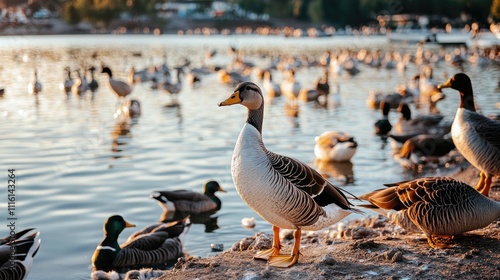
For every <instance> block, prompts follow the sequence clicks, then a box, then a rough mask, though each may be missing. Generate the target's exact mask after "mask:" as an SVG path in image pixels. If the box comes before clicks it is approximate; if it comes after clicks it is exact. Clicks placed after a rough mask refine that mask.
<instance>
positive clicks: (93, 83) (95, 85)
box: [88, 66, 99, 92]
mask: <svg viewBox="0 0 500 280" xmlns="http://www.w3.org/2000/svg"><path fill="white" fill-rule="evenodd" d="M95 70H96V68H95V67H94V66H91V67H90V68H89V72H90V82H89V83H88V88H89V90H90V92H96V91H97V89H98V88H99V83H98V82H97V80H96V79H95V75H94V72H95Z"/></svg>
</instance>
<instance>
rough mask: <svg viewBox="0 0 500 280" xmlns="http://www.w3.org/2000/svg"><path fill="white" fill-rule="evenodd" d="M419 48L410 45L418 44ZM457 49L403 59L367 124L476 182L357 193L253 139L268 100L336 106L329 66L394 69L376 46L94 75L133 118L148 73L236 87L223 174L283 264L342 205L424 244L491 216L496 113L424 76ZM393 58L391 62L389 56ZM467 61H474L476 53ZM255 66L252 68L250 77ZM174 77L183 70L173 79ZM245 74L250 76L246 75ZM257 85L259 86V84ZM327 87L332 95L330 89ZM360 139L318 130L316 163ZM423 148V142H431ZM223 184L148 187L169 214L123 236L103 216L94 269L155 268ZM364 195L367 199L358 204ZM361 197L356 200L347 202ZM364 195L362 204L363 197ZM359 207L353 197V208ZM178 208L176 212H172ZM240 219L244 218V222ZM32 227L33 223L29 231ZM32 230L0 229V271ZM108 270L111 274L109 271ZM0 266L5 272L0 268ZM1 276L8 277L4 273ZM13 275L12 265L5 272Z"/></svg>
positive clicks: (352, 70)
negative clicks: (234, 121)
mask: <svg viewBox="0 0 500 280" xmlns="http://www.w3.org/2000/svg"><path fill="white" fill-rule="evenodd" d="M417 53H418V52H417ZM492 53H494V52H493V51H491V50H490V51H489V52H485V53H483V54H481V55H480V56H479V58H482V59H484V62H481V63H488V62H487V61H490V62H493V61H495V59H496V60H498V53H494V55H492ZM460 55H463V54H461V53H460V52H455V53H454V54H453V55H450V54H441V53H439V54H435V53H426V52H423V51H422V52H421V53H420V56H418V55H417V56H415V57H414V58H413V61H420V62H419V63H420V64H421V65H422V72H421V73H420V75H418V77H416V78H415V79H414V80H413V83H414V84H409V85H405V86H403V87H402V88H401V90H400V92H399V93H396V94H391V95H383V94H376V93H373V94H372V95H371V97H369V98H368V99H367V102H368V104H369V105H370V106H371V107H372V108H374V109H377V110H380V111H381V113H382V119H381V120H379V121H377V122H375V123H374V133H375V134H377V135H381V136H383V137H389V138H390V139H392V140H391V141H394V143H395V144H394V145H395V146H398V149H400V151H399V152H398V155H399V156H400V158H403V159H410V158H411V155H412V154H416V155H417V157H418V158H419V159H420V158H421V157H430V156H435V157H440V156H443V155H445V154H447V153H448V152H450V151H451V150H452V149H455V148H456V149H457V150H458V151H459V152H460V154H461V155H463V157H464V158H465V159H466V160H467V161H468V162H470V163H471V164H472V165H473V166H475V167H476V168H477V169H479V170H480V171H481V173H480V174H481V175H480V178H479V181H478V183H477V185H476V186H475V187H471V186H469V185H467V184H465V183H463V182H460V181H457V180H455V179H453V178H450V177H428V178H418V179H415V180H410V181H404V182H398V183H389V184H387V185H386V186H387V188H384V189H380V190H376V191H373V192H370V193H367V194H364V195H361V196H358V197H356V196H354V195H353V194H351V193H349V192H347V191H345V190H343V189H342V188H340V187H337V186H335V185H333V184H332V183H331V182H330V181H329V180H328V179H327V178H325V177H324V176H322V175H321V174H320V173H319V172H318V171H317V170H315V169H314V168H313V167H311V166H309V165H308V164H306V163H303V162H301V161H299V160H296V159H294V158H292V157H290V156H289V155H287V156H286V155H280V154H277V153H274V152H272V151H270V150H268V149H267V148H266V146H265V145H264V142H263V139H262V131H263V122H264V106H265V104H266V103H267V102H268V101H270V100H272V99H273V98H280V96H282V97H283V98H285V99H286V100H287V102H286V105H285V109H286V108H288V110H289V111H290V112H292V115H293V114H298V107H299V106H300V104H301V103H307V102H313V103H315V104H317V105H318V106H338V105H340V103H341V100H340V97H339V95H338V94H336V92H337V93H338V91H339V85H336V86H335V87H332V86H330V85H329V75H332V73H333V74H334V75H339V74H340V73H344V72H345V73H348V75H356V74H357V73H359V71H360V70H359V69H358V68H357V66H356V65H357V64H358V63H360V62H364V63H366V64H367V65H369V66H372V67H386V68H398V69H404V68H405V63H409V61H410V58H409V57H408V56H406V55H402V54H399V55H398V54H396V53H395V52H391V53H388V54H386V55H385V56H382V55H381V53H380V52H376V51H375V52H371V53H370V52H366V51H364V52H363V51H360V52H358V53H353V52H352V51H348V50H346V51H341V52H336V53H332V52H327V53H325V54H324V55H323V56H322V57H321V58H320V59H318V60H317V61H315V62H312V61H310V60H308V59H307V58H302V59H292V60H287V59H279V60H274V61H273V66H272V67H271V68H269V69H259V68H257V67H253V65H251V64H250V63H247V62H245V61H244V60H243V59H242V57H240V56H236V58H235V61H234V64H233V68H232V69H224V68H221V67H216V68H212V69H207V68H200V69H194V68H190V67H189V61H186V63H185V64H184V65H182V66H179V67H177V68H176V69H175V70H176V82H175V83H174V82H173V81H172V80H171V79H170V75H171V71H170V69H168V68H167V67H166V66H165V67H164V68H162V67H155V68H154V69H153V70H151V69H145V70H140V71H137V70H135V69H132V71H131V73H130V76H129V81H127V82H125V81H122V80H119V79H117V78H116V77H115V76H113V73H112V70H111V68H110V67H109V66H103V67H102V70H101V73H104V74H106V75H107V77H108V86H109V87H110V89H111V90H112V91H113V92H114V93H115V94H116V96H117V97H118V99H119V100H120V104H119V111H120V112H122V113H123V114H125V115H126V116H127V117H131V118H134V117H137V116H140V112H141V106H140V103H139V102H138V100H136V99H130V98H128V97H129V96H130V94H131V92H132V91H133V86H134V84H136V83H144V82H150V83H151V87H152V88H153V89H158V90H164V91H165V92H167V93H168V94H169V95H171V96H173V100H174V101H173V103H172V104H174V105H175V104H176V103H177V100H176V97H175V96H177V95H178V94H179V93H181V92H182V88H183V86H184V84H183V83H182V79H183V78H185V79H186V81H187V82H188V83H191V84H196V83H200V82H201V81H202V79H203V74H206V73H209V72H213V71H216V72H217V76H218V79H219V81H220V82H221V83H225V84H231V85H233V86H235V89H234V91H233V92H232V93H231V94H230V96H229V97H228V98H227V99H225V100H224V101H222V102H220V103H219V106H230V105H236V104H240V105H243V106H244V107H246V108H247V114H248V115H247V119H246V122H245V124H244V125H243V128H242V130H241V133H240V135H239V137H238V139H237V141H236V146H235V148H234V152H233V156H232V163H231V174H232V178H233V182H234V186H235V188H236V190H237V192H238V193H239V194H240V196H241V198H242V199H243V201H244V202H245V203H247V204H248V206H249V207H251V208H252V209H253V210H254V211H255V212H256V213H257V214H259V215H260V216H261V217H262V218H263V219H264V220H266V221H268V222H269V223H270V224H271V225H272V229H273V234H274V238H273V242H272V247H271V248H270V249H268V250H265V251H262V252H258V253H257V254H256V255H255V256H254V258H255V259H263V260H266V261H267V262H268V264H269V265H271V266H276V267H290V266H292V265H294V264H296V263H297V262H298V260H299V256H300V240H301V234H302V230H320V229H323V228H325V227H328V226H330V225H332V224H334V223H336V222H338V221H340V220H342V219H343V218H345V217H346V216H348V215H350V214H352V213H363V211H362V210H361V208H365V209H375V208H378V209H379V210H383V211H385V212H384V213H387V215H388V216H389V217H390V218H391V220H392V221H393V222H395V223H398V224H399V225H401V226H402V227H404V228H406V229H408V230H410V231H416V232H421V233H423V234H425V236H426V237H427V239H428V243H429V245H430V246H431V247H436V248H447V247H451V245H450V244H449V243H447V242H443V241H442V239H443V237H444V238H450V239H451V238H453V237H454V236H456V235H459V234H462V233H464V232H467V231H471V230H474V229H479V228H482V227H485V226H487V225H488V224H490V223H491V222H493V221H495V220H497V219H498V218H499V217H500V202H498V201H494V200H492V199H490V198H488V195H489V192H490V189H491V184H492V179H493V178H494V177H496V176H500V122H499V121H498V120H494V119H491V118H489V117H486V116H483V115H481V114H480V113H478V112H477V111H476V106H475V103H474V95H473V90H472V82H471V80H470V78H469V76H468V75H466V74H464V73H457V74H455V75H453V76H452V77H451V78H450V79H449V80H448V81H446V82H444V83H442V84H439V85H438V84H437V83H435V82H434V81H432V79H433V77H432V67H430V66H429V64H430V63H431V62H436V61H438V60H440V59H441V60H442V61H448V62H449V63H454V64H460V63H464V61H466V60H467V59H466V58H463V59H461V58H460V57H456V56H460ZM396 57H400V60H397V59H395V58H396ZM479 58H477V59H479ZM305 64H308V65H317V66H326V67H325V71H324V72H323V73H324V74H323V76H322V77H319V78H318V79H317V81H316V82H315V85H314V87H312V88H307V87H302V86H301V85H300V83H298V82H297V80H296V79H295V75H296V72H295V71H294V69H295V68H296V67H299V66H303V65H305ZM95 70H96V68H94V67H90V68H88V69H87V70H86V71H84V72H85V73H86V72H87V71H89V72H90V73H91V81H90V82H88V81H87V80H86V78H85V76H86V75H85V73H84V75H81V73H80V72H79V71H77V74H78V76H79V78H78V81H77V82H72V78H71V71H70V69H69V68H67V69H65V71H66V73H67V79H66V80H65V81H64V82H63V83H61V90H63V91H64V92H65V93H66V94H69V93H70V92H73V93H75V94H77V95H81V94H83V92H85V91H87V90H89V91H91V92H95V90H96V89H97V87H98V84H97V82H96V81H95V77H94V72H95ZM278 70H279V71H282V73H283V74H282V76H283V81H282V83H276V82H275V81H274V80H273V78H272V77H273V72H274V71H278ZM252 74H254V76H252ZM183 76H184V77H183ZM253 77H258V78H257V81H256V82H255V83H254V82H251V81H250V80H252V79H254V78H253ZM258 84H260V85H262V87H260V86H259V85H258ZM331 88H335V89H336V90H335V91H336V92H335V91H334V92H331ZM445 88H451V89H454V90H456V91H457V92H458V93H459V95H460V103H459V105H458V109H457V112H456V115H455V119H454V121H453V123H452V124H451V123H442V119H443V116H441V115H439V110H438V109H437V104H438V102H439V101H440V100H442V99H443V98H444V94H443V92H442V89H445ZM41 90H42V85H41V83H40V81H39V80H38V76H37V72H35V80H34V81H33V82H32V83H30V85H29V92H30V94H33V95H38V94H40V92H41ZM417 98H418V100H419V101H418V102H419V104H425V105H428V106H429V111H430V112H431V114H429V115H419V116H416V117H415V116H413V117H412V113H411V110H410V107H409V106H408V103H413V102H415V100H416V99H417ZM392 110H397V111H398V112H399V113H400V114H401V119H400V120H399V121H398V122H397V123H394V124H391V123H390V121H389V118H388V115H389V112H390V111H392ZM357 147H358V143H357V142H356V141H355V140H354V137H353V136H351V135H349V134H348V133H345V132H340V131H326V132H324V133H322V134H321V135H319V136H318V137H316V145H315V147H314V154H315V156H316V157H317V158H318V159H319V160H323V161H340V162H346V161H347V162H348V161H350V160H351V158H352V157H353V156H354V154H355V152H356V149H357ZM429 147H431V148H429ZM217 191H221V192H225V191H224V190H223V189H222V188H221V186H220V185H219V184H218V183H217V182H215V181H209V182H207V183H206V184H205V186H204V193H203V194H200V193H194V192H191V191H184V190H183V191H157V192H153V193H152V194H151V197H152V198H154V199H155V200H157V201H158V203H159V204H160V205H161V207H162V208H163V210H164V211H165V213H168V214H169V215H172V216H175V218H172V217H171V220H170V221H171V222H168V223H167V222H166V221H162V222H157V223H155V224H152V225H151V226H148V227H146V228H144V229H143V230H141V231H138V232H136V233H134V234H132V235H131V236H130V237H129V238H128V239H127V241H126V242H125V243H124V244H121V245H120V244H118V241H117V240H118V236H119V234H120V233H121V232H122V231H123V230H124V229H125V228H128V227H134V225H133V224H131V223H129V222H127V221H125V220H124V218H123V217H121V216H119V215H115V216H111V217H109V218H108V219H107V220H106V221H105V224H104V239H103V240H102V242H101V243H100V244H99V245H98V247H97V248H96V250H95V252H94V255H93V257H92V266H93V270H94V271H93V277H96V278H100V277H109V273H116V272H118V273H121V272H126V271H127V270H130V269H140V268H164V267H166V264H167V263H168V262H170V261H175V260H176V259H177V258H178V257H179V256H181V255H182V248H183V247H182V242H183V238H184V235H185V234H186V232H187V230H188V229H189V227H190V225H191V223H192V222H191V218H192V217H195V216H196V215H198V214H202V213H213V212H214V211H217V210H219V209H220V208H221V205H222V202H221V200H220V199H219V198H217V197H216V196H215V195H214V194H215V192H217ZM363 201H364V202H365V203H364V204H363ZM357 202H361V203H357ZM366 202H368V204H367V203H366ZM356 204H358V205H356ZM174 214H178V215H174ZM248 222H250V220H245V223H248ZM282 228H283V229H290V230H294V234H293V237H294V240H295V243H294V245H293V249H292V253H291V254H290V255H282V254H281V253H280V250H281V248H282V245H281V241H280V238H279V231H280V229H282ZM30 230H31V229H30ZM30 230H26V231H21V232H19V233H17V234H16V236H15V238H14V239H13V238H11V237H6V238H3V239H2V240H0V241H1V243H0V248H1V250H0V253H1V255H2V257H5V256H8V251H7V250H8V249H6V248H10V247H11V246H16V247H17V248H19V252H22V253H21V254H20V255H19V257H17V260H16V269H17V267H18V269H17V270H14V271H9V270H7V269H5V267H6V266H8V265H9V264H8V263H7V260H6V259H4V258H2V261H3V266H2V267H1V268H0V276H3V278H2V279H24V278H25V275H26V274H27V273H28V272H29V269H30V267H31V263H32V259H33V257H34V256H35V254H36V252H37V250H38V247H39V245H40V238H39V233H38V232H36V233H34V234H31V235H28V232H29V231H30ZM112 271H116V272H112ZM2 273H3V274H2ZM9 273H10V274H9ZM12 273H14V274H12Z"/></svg>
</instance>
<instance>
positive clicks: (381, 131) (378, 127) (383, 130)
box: [374, 101, 392, 135]
mask: <svg viewBox="0 0 500 280" xmlns="http://www.w3.org/2000/svg"><path fill="white" fill-rule="evenodd" d="M380 109H381V111H382V118H381V119H380V120H378V121H376V122H375V124H374V128H375V134H376V135H386V134H387V133H389V132H390V131H391V129H392V124H391V122H390V121H389V111H390V110H391V104H390V103H388V102H385V101H382V102H381V103H380Z"/></svg>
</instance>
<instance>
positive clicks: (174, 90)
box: [158, 67, 184, 104]
mask: <svg viewBox="0 0 500 280" xmlns="http://www.w3.org/2000/svg"><path fill="white" fill-rule="evenodd" d="M183 73H184V71H183V70H182V68H180V67H178V68H177V82H176V83H175V84H174V83H170V82H164V83H160V84H159V85H158V88H159V89H161V90H163V91H164V92H165V93H167V94H169V95H170V96H171V97H172V99H173V103H175V104H177V96H178V95H179V92H181V90H182V79H181V74H183Z"/></svg>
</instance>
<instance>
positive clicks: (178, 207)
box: [151, 180, 226, 215]
mask: <svg viewBox="0 0 500 280" xmlns="http://www.w3.org/2000/svg"><path fill="white" fill-rule="evenodd" d="M218 191H219V192H226V191H225V190H224V189H223V188H222V187H221V186H220V185H219V183H218V182H217V181H214V180H211V181H208V182H206V183H205V184H204V185H203V193H199V192H195V191H189V190H175V191H154V192H152V193H151V198H153V199H156V200H157V201H158V204H160V206H161V207H162V208H163V210H165V211H166V212H184V213H192V214H194V215H197V214H201V213H204V212H211V211H217V210H220V208H221V207H222V202H221V200H220V199H219V198H218V197H217V196H215V193H216V192H218Z"/></svg>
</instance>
